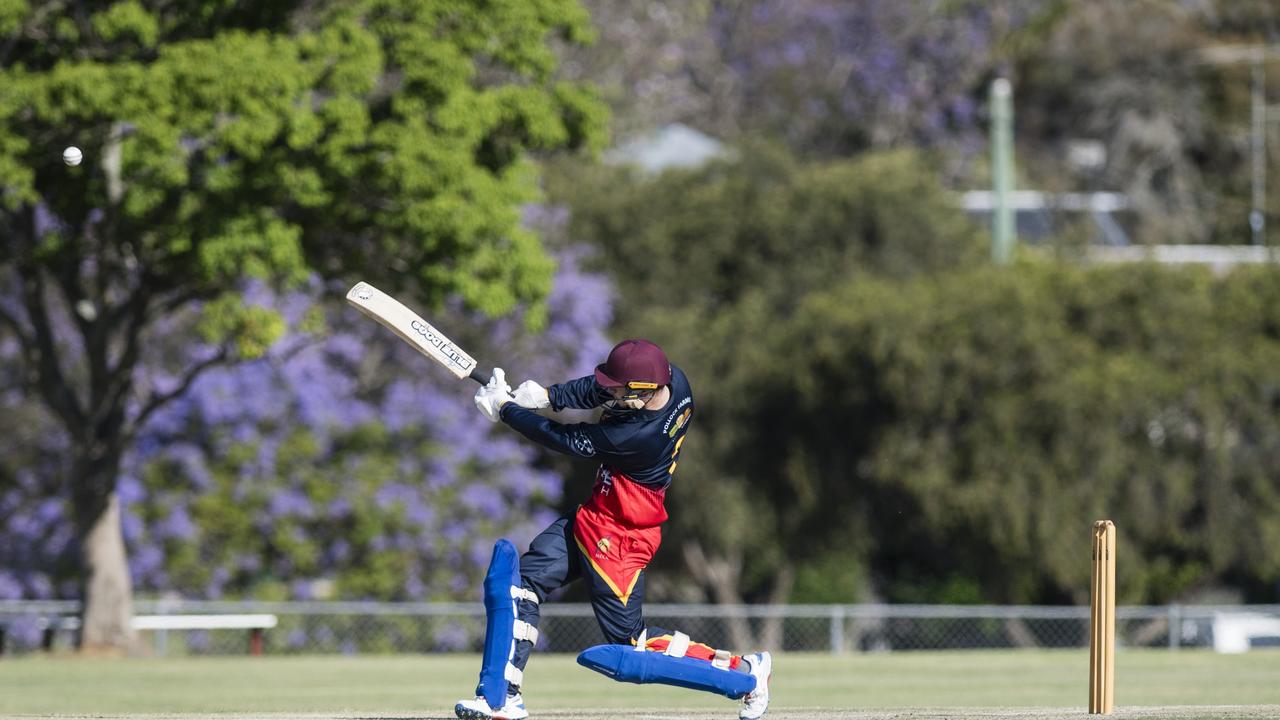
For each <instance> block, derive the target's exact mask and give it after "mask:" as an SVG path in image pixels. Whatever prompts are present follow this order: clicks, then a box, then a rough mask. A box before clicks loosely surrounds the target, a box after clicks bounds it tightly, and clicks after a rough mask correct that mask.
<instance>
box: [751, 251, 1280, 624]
mask: <svg viewBox="0 0 1280 720" xmlns="http://www.w3.org/2000/svg"><path fill="white" fill-rule="evenodd" d="M1277 293H1280V283H1278V282H1277V276H1276V272H1275V271H1274V270H1272V269H1269V268H1268V269H1263V270H1239V271H1236V272H1235V273H1233V274H1232V275H1230V276H1227V277H1225V278H1215V277H1213V276H1212V275H1211V274H1210V273H1209V272H1208V271H1205V270H1203V269H1191V270H1187V269H1170V268H1166V267H1161V266H1157V265H1150V266H1117V267H1098V268H1090V267H1079V266H1070V265H1061V264H1043V265H1035V264H1028V265H1020V266H1018V267H1016V268H1014V269H1012V270H1009V269H983V270H979V271H973V272H964V273H954V274H947V275H943V276H937V277H932V278H927V279H920V280H913V281H910V282H892V281H871V280H867V281H862V282H857V283H848V284H845V285H843V286H841V287H839V288H834V289H832V290H830V291H825V292H819V293H814V294H813V295H811V296H810V297H809V298H808V300H807V302H806V303H805V307H804V308H803V309H802V310H800V311H799V312H797V313H796V314H795V315H794V316H793V321H792V322H791V323H789V324H788V326H787V327H786V329H785V330H784V331H783V332H780V333H778V334H777V335H776V336H773V337H772V338H770V339H771V340H773V341H774V342H771V343H766V345H767V348H766V349H764V350H762V353H766V354H767V353H769V352H772V353H774V354H777V353H780V352H782V351H784V350H786V351H788V352H789V353H790V355H789V356H788V360H789V362H787V363H781V362H775V363H773V364H772V366H771V368H770V369H769V370H767V371H766V372H763V373H759V374H753V375H751V376H749V377H747V378H744V380H745V382H743V383H742V384H740V385H739V386H738V387H737V388H736V390H737V392H738V393H739V394H745V393H746V392H747V391H748V389H749V388H754V389H755V394H754V396H753V401H754V402H752V403H743V405H742V409H743V411H744V413H743V414H742V416H741V418H740V419H741V422H742V424H743V425H746V426H748V427H751V426H756V425H761V424H764V423H769V424H770V425H772V426H773V427H785V428H786V429H787V432H785V433H779V434H778V436H777V438H776V439H775V441H774V442H773V443H772V444H771V445H769V446H768V447H764V446H763V444H762V443H761V444H755V445H750V444H744V445H743V446H742V447H740V448H739V451H740V454H739V455H738V456H737V458H738V463H739V467H741V468H744V469H743V470H742V471H741V472H744V473H749V474H750V476H751V477H753V478H754V482H753V484H752V486H753V487H756V488H759V489H760V492H761V493H762V494H763V496H764V497H765V498H767V499H768V500H769V501H771V502H773V503H776V504H779V505H781V504H783V503H784V502H785V506H786V508H787V510H786V512H785V513H784V517H786V518H788V519H789V520H790V521H791V523H793V524H794V525H795V526H796V527H804V528H806V532H807V536H808V538H809V543H810V544H812V545H818V546H823V545H827V544H831V543H834V542H839V541H841V540H843V539H844V538H846V537H848V536H849V535H853V536H856V537H861V538H865V539H866V540H865V541H864V542H863V543H862V544H861V545H860V546H856V547H853V548H852V549H853V550H854V552H853V553H852V554H853V556H854V558H855V559H856V561H857V562H861V563H864V564H865V565H867V566H868V567H869V568H870V569H871V572H872V574H873V576H874V577H875V578H876V579H877V582H878V584H879V585H880V587H881V590H882V592H883V593H884V594H885V595H886V596H888V597H889V598H890V599H891V600H896V601H917V602H918V601H929V602H937V601H943V600H947V599H954V593H955V592H956V588H954V587H950V585H951V583H952V578H954V577H957V576H963V577H966V578H969V579H970V582H971V583H973V584H975V585H976V590H977V591H976V592H971V593H969V594H970V595H971V597H972V599H974V600H978V599H985V600H986V601H989V602H1013V603H1041V602H1075V603H1081V602H1084V601H1085V598H1086V597H1087V592H1088V563H1087V562H1086V561H1084V560H1083V559H1082V558H1083V556H1082V554H1081V553H1082V551H1083V549H1084V547H1085V544H1086V542H1087V540H1086V538H1087V536H1088V532H1089V527H1090V525H1091V523H1092V521H1094V520H1097V519H1101V518H1112V519H1114V520H1115V521H1116V523H1117V524H1118V526H1119V527H1120V528H1121V533H1122V536H1123V538H1124V539H1123V542H1124V545H1125V548H1126V550H1125V552H1124V557H1125V560H1124V563H1125V572H1124V573H1123V577H1122V578H1121V585H1120V591H1121V597H1122V599H1123V600H1124V601H1126V602H1170V601H1176V600H1178V599H1179V598H1182V597H1185V596H1186V595H1187V594H1189V593H1193V592H1195V591H1196V590H1200V589H1204V588H1212V587H1215V586H1217V585H1221V584H1232V585H1235V586H1237V587H1241V588H1244V589H1246V590H1247V589H1250V588H1254V589H1262V588H1273V587H1274V583H1275V582H1276V581H1277V580H1280V562H1277V560H1276V558H1275V557H1274V555H1273V554H1270V553H1267V552H1266V551H1265V550H1263V549H1262V548H1266V547H1270V546H1272V545H1273V543H1275V542H1277V541H1278V540H1280V493H1277V491H1276V484H1275V480H1274V477H1273V470H1274V467H1275V466H1276V463H1277V462H1280V423H1278V422H1277V416H1276V412H1275V409H1276V407H1277V403H1278V402H1280V371H1278V370H1277V368H1280V314H1278V313H1277V310H1276V308H1277V307H1280V306H1278V305H1277V304H1276V303H1277V300H1278V299H1280V298H1278V296H1277ZM734 389H735V388H729V390H731V391H732V390H734ZM771 478H772V479H771ZM836 519H838V522H833V520H836ZM1271 592H1274V591H1273V590H1267V591H1266V593H1267V594H1268V595H1269V594H1270V593H1271Z"/></svg>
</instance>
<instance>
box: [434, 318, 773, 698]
mask: <svg viewBox="0 0 1280 720" xmlns="http://www.w3.org/2000/svg"><path fill="white" fill-rule="evenodd" d="M475 402H476V406H477V407H478V408H479V409H480V411H481V412H482V413H484V415H485V417H487V418H488V419H489V420H490V421H493V422H497V421H498V420H501V421H503V422H505V423H506V424H507V425H510V426H511V427H512V428H514V429H515V430H516V431H517V432H519V433H520V434H522V435H524V436H525V437H527V438H529V439H530V440H533V441H534V442H536V443H538V444H540V445H542V446H544V447H548V448H551V449H552V450H555V451H557V452H561V453H565V454H567V455H573V456H576V457H580V458H590V459H596V460H598V461H599V462H600V466H599V468H598V469H597V471H596V480H595V485H594V486H593V488H592V490H591V496H590V498H588V499H587V501H586V503H585V504H583V505H580V506H579V507H578V508H577V510H576V511H574V512H573V513H570V514H569V515H566V516H564V517H562V518H560V519H559V520H557V521H555V522H554V523H552V524H551V526H550V527H548V528H547V529H546V530H543V531H542V533H541V534H539V535H538V536H537V537H536V538H534V540H533V542H532V543H531V544H530V546H529V549H528V551H527V552H525V553H524V554H523V555H520V556H519V557H517V554H516V550H515V547H514V546H513V545H512V544H511V543H510V542H508V541H507V540H499V541H498V543H497V545H496V547H495V548H494V552H493V559H492V560H491V562H490V565H489V570H488V573H487V575H486V577H485V581H484V602H485V611H486V614H487V621H486V628H485V645H484V654H483V660H482V662H481V668H480V682H479V685H478V686H477V687H476V697H475V698H468V699H464V700H460V701H459V702H458V704H457V705H456V706H455V707H454V712H455V713H456V714H457V716H458V717H459V718H465V719H467V720H487V719H489V718H502V719H504V720H522V719H523V718H527V717H529V713H528V712H527V711H526V710H525V706H524V698H523V695H522V693H521V689H522V685H523V678H524V668H525V665H526V664H527V663H528V662H529V654H530V652H531V651H532V650H533V646H534V643H536V642H537V638H538V619H539V611H538V607H539V604H540V603H542V602H544V601H545V600H546V598H547V595H548V594H550V593H551V592H552V591H554V590H556V589H558V588H561V587H563V586H565V585H567V584H569V583H571V582H573V581H575V580H578V579H580V578H581V579H583V580H585V581H586V583H587V587H588V590H589V594H590V597H591V607H592V609H593V610H594V611H595V616H596V621H597V622H598V623H599V625H600V630H601V631H602V632H603V633H604V637H605V639H606V640H607V642H608V643H609V644H607V645H599V646H596V647H593V648H589V649H587V650H586V651H584V652H583V653H582V654H581V655H579V657H578V662H579V663H580V664H582V665H585V666H587V667H589V668H591V669H593V670H596V671H598V672H601V673H603V674H605V675H608V676H609V677H611V678H613V679H615V680H619V681H625V682H635V683H663V684H668V685H677V686H680V687H686V688H691V689H696V690H704V691H707V692H714V693H718V694H721V695H725V696H726V697H729V698H731V699H741V700H743V707H742V709H741V711H740V712H739V713H738V717H739V718H740V719H741V720H756V719H757V718H759V717H761V716H763V715H764V713H765V710H766V709H767V708H768V705H769V676H770V674H771V672H772V669H773V668H772V663H773V660H772V658H771V657H770V655H769V653H768V652H758V653H755V654H753V655H747V656H740V655H733V654H731V653H730V652H728V651H726V650H716V649H714V648H711V647H709V646H707V645H703V644H701V643H697V642H693V641H692V640H690V638H689V636H688V635H686V634H684V633H681V632H674V631H668V630H664V629H662V628H657V627H653V626H646V625H645V622H644V613H643V600H644V569H645V568H646V567H647V566H648V565H649V561H650V560H652V559H653V554H654V553H655V552H656V551H657V550H658V545H659V544H660V542H661V540H662V523H663V522H664V521H665V520H666V519H667V511H666V508H665V506H664V499H665V496H666V492H667V488H668V487H669V486H670V485H671V479H672V477H673V476H674V475H675V471H676V467H677V465H678V464H679V460H680V450H681V446H682V445H683V444H684V439H685V433H687V432H688V430H689V420H690V418H691V417H692V416H693V411H694V404H693V392H692V390H691V389H690V388H689V381H688V379H687V378H686V377H685V375H684V373H683V372H682V371H681V370H680V368H678V367H673V366H672V365H671V364H670V363H669V362H668V361H667V356H666V354H665V353H663V351H662V349H661V348H659V347H658V346H657V345H655V344H653V343H652V342H649V341H647V340H624V341H622V342H620V343H618V344H617V345H616V346H615V347H614V348H613V350H612V351H610V353H609V357H608V359H607V360H606V361H605V362H604V363H603V364H601V365H599V366H597V367H596V369H595V373H594V375H588V376H586V377H581V378H578V379H576V380H570V381H568V382H564V383H560V384H558V385H552V386H550V387H546V388H544V387H542V386H541V385H539V384H538V383H536V382H534V381H532V380H526V381H525V382H523V383H521V384H520V386H519V387H518V388H516V389H515V391H514V393H513V392H512V390H511V387H510V386H509V385H508V384H507V382H506V378H505V373H504V372H503V370H502V369H501V368H495V369H494V371H493V376H492V377H491V378H490V379H489V382H488V384H487V385H485V386H484V387H482V388H480V390H479V391H477V392H476V396H475ZM598 407H603V408H604V413H603V415H602V416H601V418H600V422H599V423H576V424H562V423H558V422H555V421H553V420H550V419H548V418H546V417H543V416H542V415H539V414H538V413H536V412H535V410H538V409H541V408H551V409H553V410H561V409H564V408H578V409H584V410H585V409H593V408H598Z"/></svg>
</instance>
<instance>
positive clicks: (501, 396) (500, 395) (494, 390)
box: [475, 368, 515, 422]
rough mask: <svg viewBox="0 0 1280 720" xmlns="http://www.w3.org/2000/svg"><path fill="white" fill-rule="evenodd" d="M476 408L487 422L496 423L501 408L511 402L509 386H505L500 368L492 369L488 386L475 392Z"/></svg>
mask: <svg viewBox="0 0 1280 720" xmlns="http://www.w3.org/2000/svg"><path fill="white" fill-rule="evenodd" d="M475 400H476V407H477V408H479V409H480V413H481V414H482V415H484V416H485V417H486V418H488V419H489V422H498V419H499V417H500V413H501V411H502V406H503V405H505V404H506V403H509V402H513V401H514V400H515V398H513V397H511V386H510V385H508V384H507V374H506V372H505V371H503V369H502V368H494V369H493V376H492V377H490V378H489V382H488V384H486V385H485V386H484V387H482V388H480V389H479V390H477V391H476V397H475Z"/></svg>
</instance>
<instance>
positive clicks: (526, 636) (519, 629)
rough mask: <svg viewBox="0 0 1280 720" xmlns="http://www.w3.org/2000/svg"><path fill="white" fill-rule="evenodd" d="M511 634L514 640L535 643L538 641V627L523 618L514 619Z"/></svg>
mask: <svg viewBox="0 0 1280 720" xmlns="http://www.w3.org/2000/svg"><path fill="white" fill-rule="evenodd" d="M512 634H513V635H514V636H515V639H516V640H528V641H529V642H531V643H533V644H535V645H536V644H537V643H538V628H536V627H534V626H532V625H530V624H529V623H527V622H525V621H523V620H517V621H515V623H514V625H513V626H512Z"/></svg>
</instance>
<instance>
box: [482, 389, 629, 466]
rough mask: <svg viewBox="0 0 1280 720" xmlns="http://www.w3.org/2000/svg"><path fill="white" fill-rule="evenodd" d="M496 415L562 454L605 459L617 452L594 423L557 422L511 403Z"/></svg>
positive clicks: (539, 442) (524, 433)
mask: <svg viewBox="0 0 1280 720" xmlns="http://www.w3.org/2000/svg"><path fill="white" fill-rule="evenodd" d="M499 416H500V417H501V418H502V421H503V422H505V423H506V424H508V425H510V426H511V427H512V428H514V429H515V430H516V431H517V432H519V433H520V434H521V435H524V436H525V437H527V438H529V439H530V440H532V441H534V442H536V443H538V444H539V445H541V446H543V447H545V448H549V449H551V450H555V451H556V452H559V453H563V454H565V455H573V456H574V457H580V458H591V457H602V458H604V457H608V456H610V455H613V454H614V453H615V452H616V448H615V447H614V443H613V441H612V440H610V438H609V435H608V433H607V432H606V431H605V430H604V429H603V428H602V427H601V426H599V425H596V424H593V423H572V424H564V423H558V422H556V421H554V420H551V419H549V418H545V417H543V416H541V415H539V414H537V413H535V412H533V411H532V410H529V409H527V408H522V407H520V406H519V405H517V404H515V403H513V402H509V403H507V404H506V405H503V406H502V410H501V412H500V413H499Z"/></svg>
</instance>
